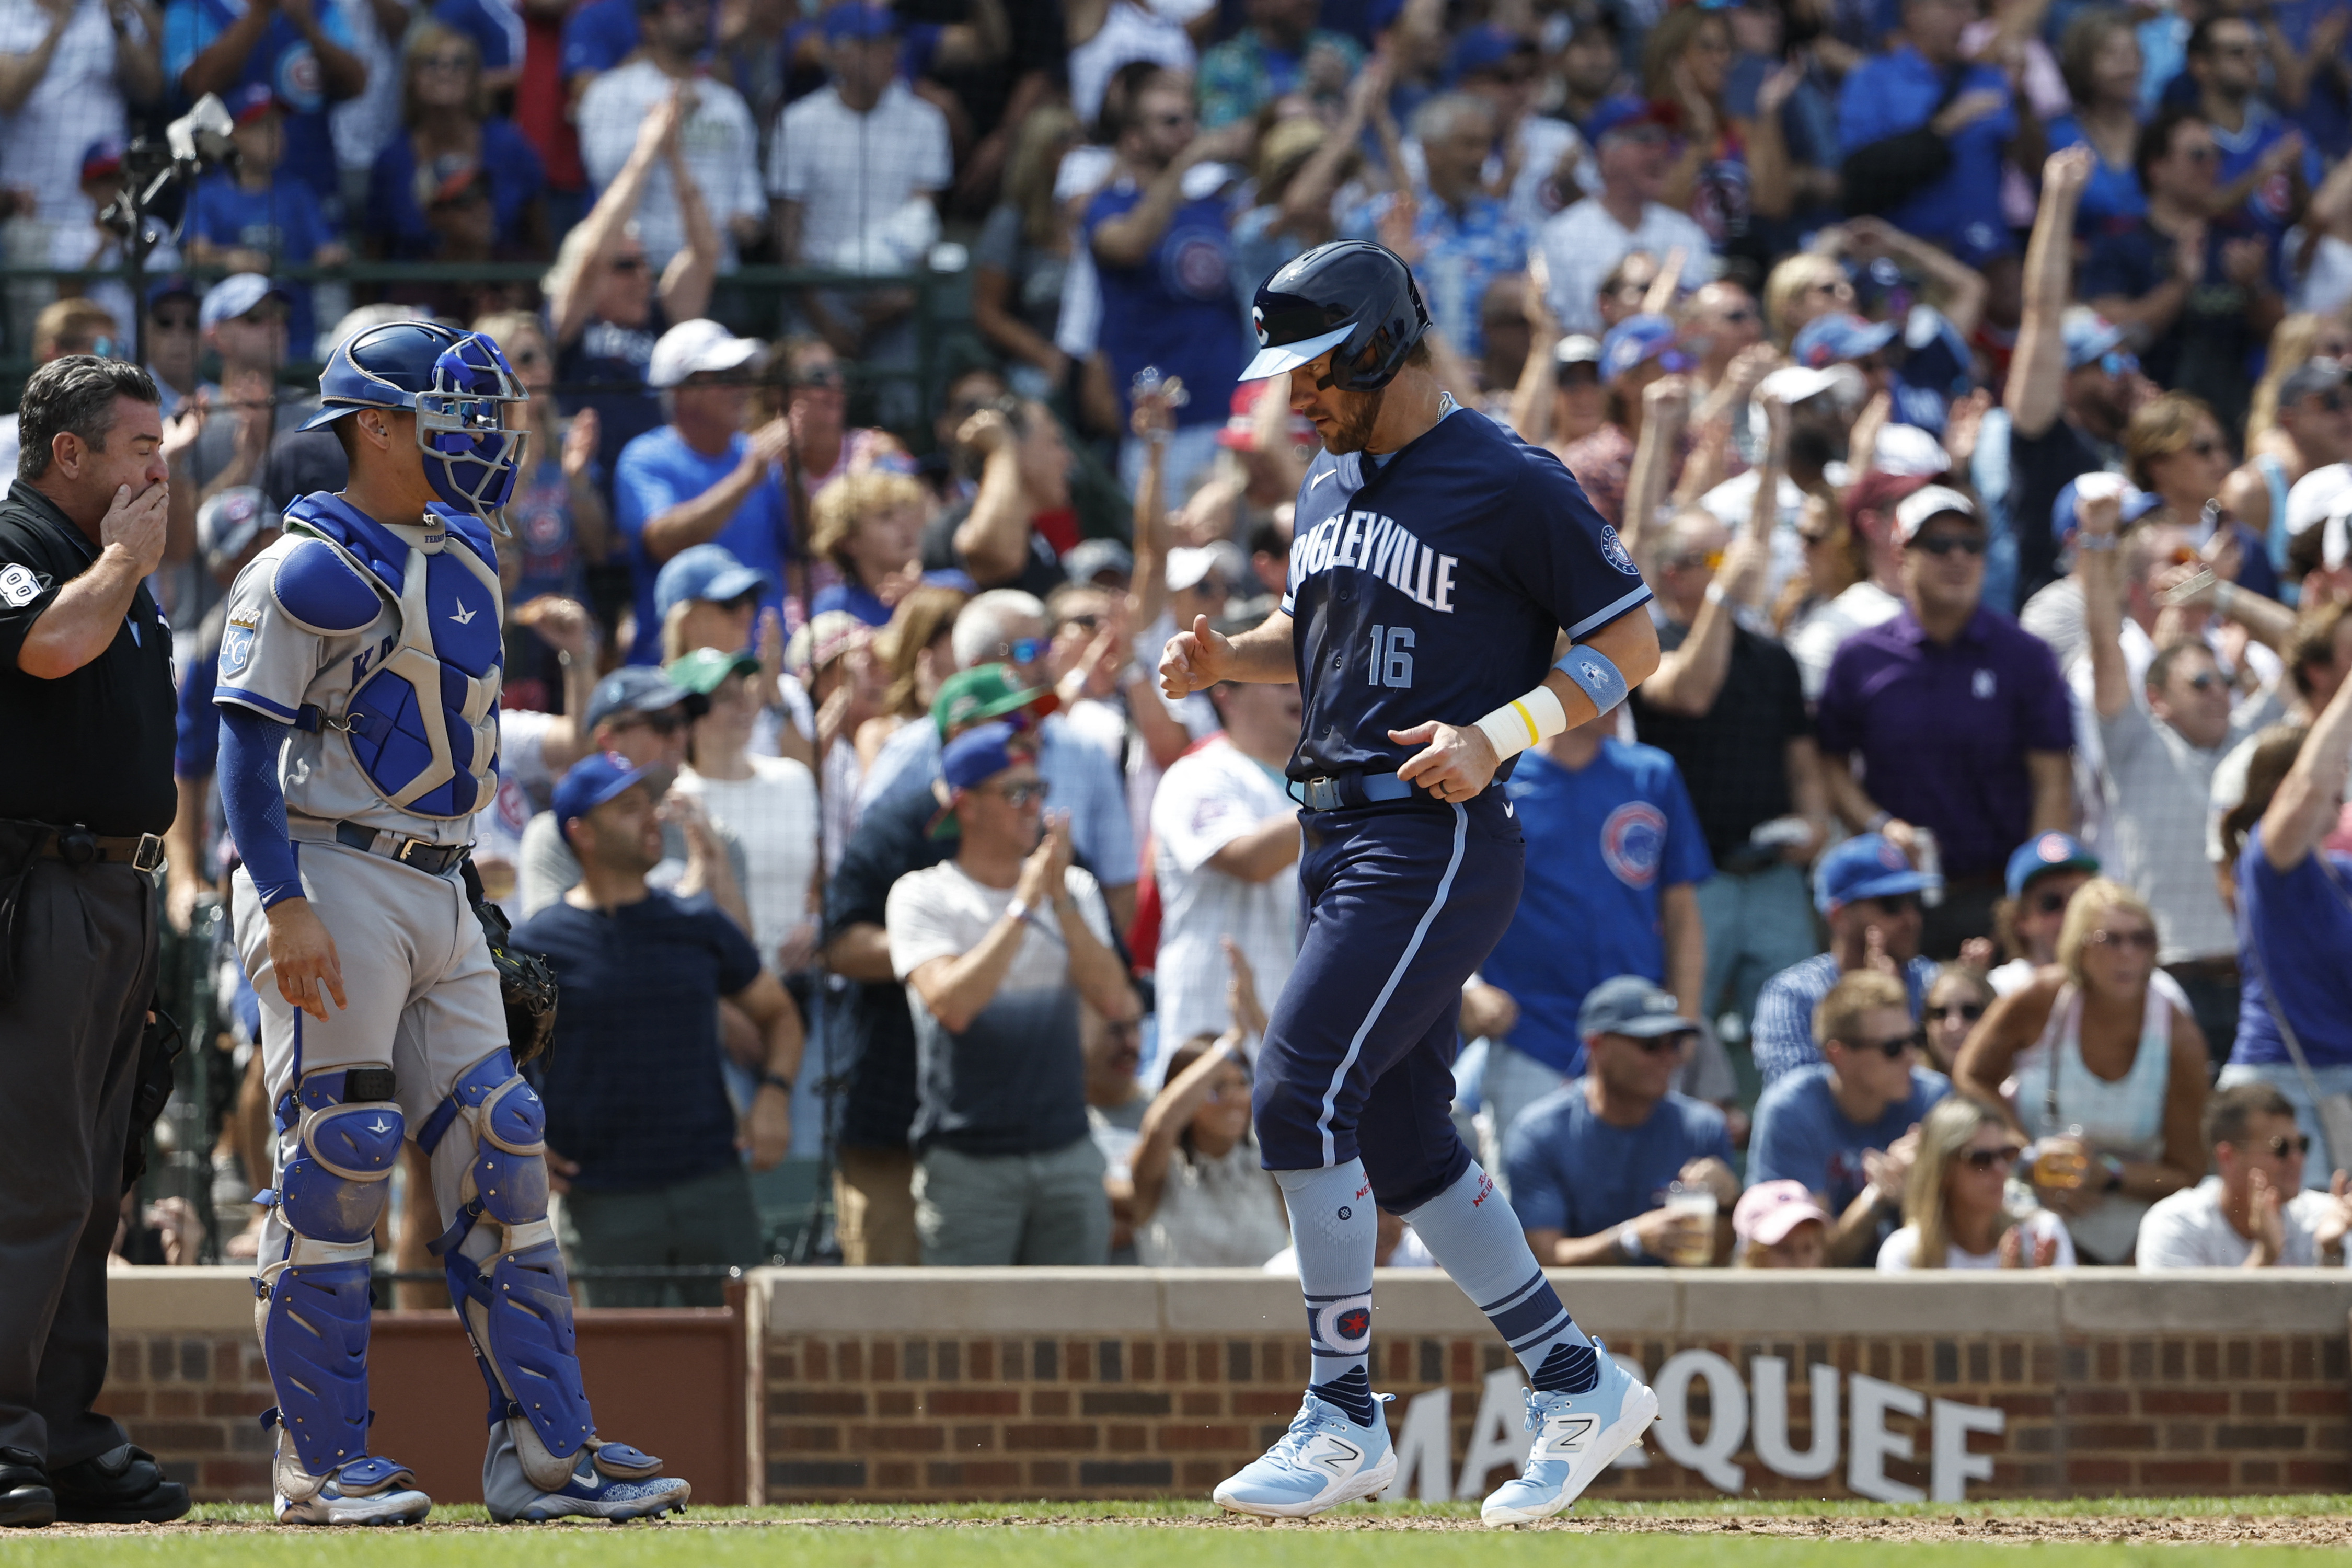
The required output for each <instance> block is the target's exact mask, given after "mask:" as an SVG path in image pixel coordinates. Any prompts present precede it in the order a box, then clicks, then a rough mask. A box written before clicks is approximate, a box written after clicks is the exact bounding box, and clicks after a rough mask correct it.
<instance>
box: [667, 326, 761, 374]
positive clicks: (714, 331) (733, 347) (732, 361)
mask: <svg viewBox="0 0 2352 1568" xmlns="http://www.w3.org/2000/svg"><path fill="white" fill-rule="evenodd" d="M764 349H765V345H764V344H762V343H761V342H760V340H759V339H757V338H739V337H737V336H736V335H735V334H734V333H732V332H730V331H728V330H727V329H726V328H724V327H722V326H720V325H719V323H718V322H716V321H712V320H710V318H709V317H708V316H698V317H697V318H696V319H695V320H693V321H680V322H679V323H678V324H677V325H676V326H675V327H672V328H671V329H670V330H669V331H666V332H664V333H663V334H662V335H661V341H660V342H656V343H655V344H654V353H653V358H652V359H651V360H650V361H648V362H647V363H646V384H647V385H648V386H654V387H671V386H676V385H677V384H678V383H679V382H681V381H684V380H685V379H686V378H687V377H688V376H689V375H699V374H702V373H703V372H705V371H721V370H739V369H740V368H741V367H742V366H744V365H747V364H749V363H751V362H752V361H753V360H755V359H757V358H759V357H760V355H761V353H762V352H764Z"/></svg>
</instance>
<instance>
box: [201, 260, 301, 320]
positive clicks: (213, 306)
mask: <svg viewBox="0 0 2352 1568" xmlns="http://www.w3.org/2000/svg"><path fill="white" fill-rule="evenodd" d="M263 300H278V302H279V303H281V304H282V303H284V302H285V300H286V291H285V290H284V289H280V288H278V286H277V285H276V284H275V283H272V282H271V281H270V280H269V279H267V278H264V277H263V276H262V275H261V274H260V273H258V272H232V273H230V274H229V275H228V276H227V277H226V278H224V279H221V280H220V281H219V282H217V283H215V284H214V285H213V286H212V288H211V289H210V290H209V291H207V292H206V293H205V302H204V304H203V305H202V306H201V307H199V308H198V310H197V311H196V325H197V326H199V327H216V326H218V325H220V323H222V322H223V321H236V319H237V318H238V317H239V316H242V315H244V314H246V313H247V311H249V310H252V309H253V308H254V307H255V306H257V305H258V304H260V303H261V302H262V301H263Z"/></svg>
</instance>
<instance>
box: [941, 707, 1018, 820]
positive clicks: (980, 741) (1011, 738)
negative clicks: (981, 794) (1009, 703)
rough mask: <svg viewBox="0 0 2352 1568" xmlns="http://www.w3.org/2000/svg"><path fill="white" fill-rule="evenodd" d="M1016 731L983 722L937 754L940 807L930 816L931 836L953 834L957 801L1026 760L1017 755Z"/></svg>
mask: <svg viewBox="0 0 2352 1568" xmlns="http://www.w3.org/2000/svg"><path fill="white" fill-rule="evenodd" d="M1019 733H1020V731H1016V730H1015V729H1014V728H1013V726H1012V725H1010V724H1006V723H1002V722H999V723H994V724H982V725H979V726H977V727H975V728H973V729H970V730H966V731H964V732H963V733H962V734H961V735H958V736H957V737H956V738H955V739H954V740H952V741H950V742H948V743H947V746H946V749H945V750H943V751H941V752H940V782H939V784H937V785H936V786H935V792H936V793H937V795H939V799H940V809H939V811H938V812H937V813H936V814H935V815H934V816H932V817H931V824H930V828H929V834H930V837H933V838H952V837H955V835H956V822H955V816H954V812H955V806H956V802H958V801H960V800H961V799H962V798H963V797H964V796H965V795H967V794H969V793H970V792H971V790H972V789H973V788H974V787H975V786H977V785H980V784H986V783H987V782H988V781H989V780H991V779H992V778H994V777H995V776H996V775H997V774H999V773H1003V772H1004V771H1005V770H1006V769H1007V768H1010V767H1012V766H1013V765H1014V764H1015V763H1022V762H1026V761H1028V760H1029V758H1028V755H1027V753H1026V752H1018V753H1017V754H1016V742H1015V737H1016V736H1017V735H1018V734H1019Z"/></svg>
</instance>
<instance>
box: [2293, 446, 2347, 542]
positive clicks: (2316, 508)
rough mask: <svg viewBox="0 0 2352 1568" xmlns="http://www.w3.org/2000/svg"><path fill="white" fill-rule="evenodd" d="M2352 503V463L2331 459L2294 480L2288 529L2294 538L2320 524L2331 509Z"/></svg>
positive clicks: (2339, 508) (2325, 519) (2334, 509)
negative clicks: (2329, 461) (2336, 461)
mask: <svg viewBox="0 0 2352 1568" xmlns="http://www.w3.org/2000/svg"><path fill="white" fill-rule="evenodd" d="M2347 504H2352V463H2329V464H2326V465H2325V466H2324V467H2321V468H2314V469H2312V470H2311V472H2309V473H2307V474H2305V475H2304V476H2303V478H2301V479H2297V480H2295V481H2294V489H2290V490H2288V491H2287V492H2286V531H2287V534H2288V536H2289V537H2290V538H2291V537H2293V536H2294V535H2295V534H2298V533H2301V532H2302V531H2304V530H2305V529H2306V528H2316V527H2317V526H2318V525H2319V524H2321V523H2323V522H2326V521H2327V516H2328V514H2329V513H2330V512H2333V511H2337V510H2341V509H2342V508H2343V507H2344V506H2346V505H2347Z"/></svg>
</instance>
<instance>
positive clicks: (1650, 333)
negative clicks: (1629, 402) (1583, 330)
mask: <svg viewBox="0 0 2352 1568" xmlns="http://www.w3.org/2000/svg"><path fill="white" fill-rule="evenodd" d="M1677 331H1679V329H1678V328H1676V327H1675V323H1674V318H1673V317H1671V316H1654V315H1639V316H1628V317H1626V318H1625V319H1624V320H1623V321H1620V322H1618V323H1617V324H1616V325H1615V326H1613V327H1612V328H1610V329H1609V335H1608V336H1607V337H1605V338H1603V339H1601V380H1602V381H1603V382H1612V381H1615V380H1616V379H1618V378H1619V377H1620V376H1622V375H1625V374H1630V373H1631V372H1633V371H1634V370H1636V369H1639V368H1640V367H1641V366H1642V365H1643V364H1644V363H1647V362H1649V361H1650V360H1653V359H1655V360H1658V361H1660V362H1661V363H1664V365H1665V367H1666V369H1668V370H1669V371H1679V370H1688V369H1689V368H1690V356H1689V355H1688V354H1685V353H1675V334H1676V332H1677Z"/></svg>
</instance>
